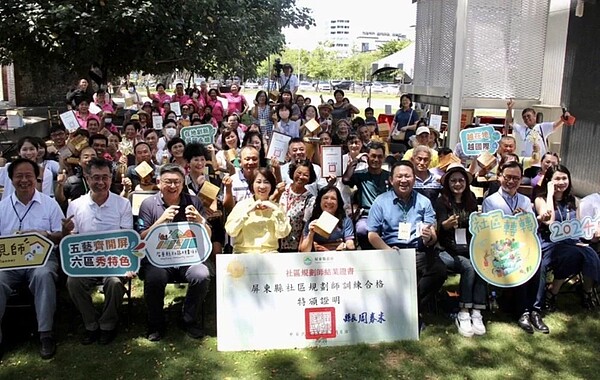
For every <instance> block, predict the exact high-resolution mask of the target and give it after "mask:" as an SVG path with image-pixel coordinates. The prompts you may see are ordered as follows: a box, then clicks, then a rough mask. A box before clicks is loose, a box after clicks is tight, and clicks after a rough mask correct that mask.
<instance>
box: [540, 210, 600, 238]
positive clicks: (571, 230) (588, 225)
mask: <svg viewBox="0 0 600 380" xmlns="http://www.w3.org/2000/svg"><path fill="white" fill-rule="evenodd" d="M598 227H600V218H592V217H590V216H586V217H585V218H583V219H582V220H581V221H580V220H578V219H570V220H563V221H562V222H559V221H556V222H554V223H552V224H551V225H550V226H549V229H550V240H551V241H553V242H559V241H563V240H567V239H576V240H578V239H579V238H584V239H586V240H592V239H593V238H594V233H595V232H596V231H597V230H598Z"/></svg>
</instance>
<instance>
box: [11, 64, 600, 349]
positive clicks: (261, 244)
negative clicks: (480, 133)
mask: <svg viewBox="0 0 600 380" xmlns="http://www.w3.org/2000/svg"><path fill="white" fill-rule="evenodd" d="M286 70H287V69H286ZM288 75H289V72H288ZM288 84H289V81H288ZM156 90H157V92H156V93H155V94H151V93H150V92H148V95H149V97H150V98H151V99H152V103H151V104H141V107H140V109H139V110H137V111H136V112H135V113H133V115H132V116H131V117H130V118H129V119H128V120H126V121H125V122H124V123H123V125H122V126H120V127H116V126H115V125H114V124H112V118H113V117H114V114H113V113H112V112H111V111H110V110H109V107H108V106H107V104H105V103H104V102H105V101H107V98H106V94H103V93H102V92H101V91H98V92H96V93H95V97H94V96H92V98H91V99H90V98H89V97H87V95H82V94H86V92H79V93H78V94H79V96H74V97H73V99H72V100H73V101H74V105H76V106H77V111H76V113H77V117H78V120H79V121H80V124H81V127H80V128H78V129H77V130H74V131H67V130H65V129H64V127H62V126H54V127H52V128H51V129H50V131H49V136H50V139H51V141H50V143H45V142H44V141H43V140H40V139H37V138H33V137H26V138H23V139H21V140H20V141H19V143H18V151H19V158H17V159H16V160H14V161H13V162H11V163H7V164H6V165H5V166H4V168H2V169H0V185H2V186H3V187H4V191H3V195H2V196H3V198H2V201H1V202H0V215H3V217H2V218H0V234H1V235H2V236H6V235H12V234H16V233H26V232H36V233H39V234H41V235H43V236H45V237H48V238H49V239H51V240H52V241H54V242H55V243H56V244H58V243H59V242H60V240H61V238H63V237H64V236H67V235H69V234H77V233H78V234H84V233H88V232H99V231H113V230H118V229H124V230H128V229H136V230H137V231H138V232H139V234H140V236H141V237H142V238H144V237H145V236H146V235H147V234H148V232H149V231H150V230H151V229H152V228H154V227H156V226H157V225H160V224H163V223H170V222H182V221H189V222H195V223H199V224H201V225H203V226H204V227H205V228H206V230H207V232H208V234H209V236H210V239H211V241H212V247H213V249H212V252H211V255H210V257H209V259H208V260H206V261H205V262H204V263H201V264H195V265H191V266H179V267H172V268H158V267H156V266H154V265H153V264H152V263H151V262H149V261H148V260H147V259H146V258H144V259H143V260H142V264H141V269H140V271H139V273H128V274H127V275H126V276H124V277H122V278H120V277H106V278H102V279H100V280H98V279H95V278H68V279H67V281H66V285H67V289H68V291H69V294H70V295H71V298H72V300H73V303H74V305H75V306H76V307H77V309H78V310H79V312H80V313H81V315H82V318H83V323H84V326H85V333H84V335H83V337H82V340H81V342H82V344H91V343H94V342H96V341H98V342H99V343H100V344H108V343H110V342H111V341H112V340H113V339H114V338H115V336H116V334H117V326H118V308H119V305H120V304H121V302H122V299H123V294H124V283H125V282H126V281H128V279H130V278H133V277H135V276H139V277H140V278H141V279H142V280H143V281H144V300H145V304H146V308H147V326H148V328H147V338H148V339H149V340H150V341H158V340H160V339H161V338H162V336H164V334H165V333H166V328H167V326H166V321H165V317H164V311H163V306H164V296H165V287H166V285H167V284H168V283H169V282H183V283H188V288H187V293H186V298H185V301H184V302H183V312H182V317H181V321H180V322H181V327H182V328H184V329H185V331H186V332H187V334H188V335H189V336H191V337H193V338H201V337H202V336H204V331H203V326H202V325H201V324H200V323H199V310H200V308H201V303H202V302H203V300H204V297H205V296H206V294H207V292H208V289H209V284H210V281H211V279H212V278H213V277H214V275H215V255H217V254H223V253H234V254H238V253H275V252H311V251H348V250H356V249H362V250H365V251H367V250H370V249H404V248H412V249H415V251H416V271H417V293H418V305H419V313H420V315H421V314H422V313H424V312H425V311H426V309H427V306H428V304H429V303H430V302H431V301H432V300H433V299H434V297H435V295H436V294H437V293H438V291H439V290H440V289H441V287H442V285H443V284H444V282H445V280H446V276H447V270H448V268H450V269H452V270H454V271H456V272H458V273H460V275H461V280H460V312H459V313H458V316H457V318H456V324H457V327H458V331H459V332H460V333H461V334H462V335H464V336H473V335H483V334H485V332H486V327H485V323H484V322H483V317H482V313H481V312H482V310H484V309H485V308H486V304H487V286H486V283H485V282H484V281H483V280H482V279H481V278H480V277H479V275H478V274H477V273H476V272H475V271H474V269H473V267H472V265H471V262H470V261H469V242H470V239H471V235H470V233H469V232H468V231H469V229H468V224H469V216H470V214H471V213H474V212H478V211H479V208H478V206H479V204H478V203H480V202H478V199H477V198H476V197H475V195H474V194H473V193H472V191H471V190H470V185H478V183H479V185H481V182H482V180H481V178H487V179H489V181H488V182H487V185H485V186H486V187H487V188H488V190H487V192H486V194H485V199H484V200H483V205H482V210H483V212H486V211H490V210H496V209H499V210H502V211H503V212H504V213H505V214H508V215H512V214H516V213H519V212H531V213H535V214H536V215H537V220H538V223H539V225H540V228H539V235H540V239H541V240H542V242H543V243H542V248H543V261H542V265H541V267H540V269H539V270H538V272H537V273H536V276H534V277H533V278H532V279H531V280H529V281H528V282H527V283H526V284H524V285H521V286H519V287H518V291H517V292H515V293H516V294H517V298H518V300H519V301H518V305H519V310H518V311H519V322H518V323H519V326H521V327H522V328H523V329H524V330H526V331H527V332H533V331H534V329H535V330H538V331H542V332H546V333H547V332H548V331H549V329H548V327H547V326H546V325H545V324H544V322H543V319H542V316H541V311H542V308H543V307H544V305H545V306H547V307H551V308H554V307H556V297H557V294H558V291H559V289H560V286H561V285H562V282H564V279H566V278H568V277H569V276H570V275H572V274H575V273H579V272H582V273H583V278H584V293H583V300H584V306H586V307H589V308H591V307H594V306H595V305H594V303H593V299H592V297H591V291H592V289H593V287H594V286H595V285H596V283H597V282H598V281H600V260H598V256H597V255H596V253H595V251H594V250H593V249H591V248H590V247H589V246H587V245H586V244H584V243H583V242H580V241H575V240H573V241H571V240H569V241H563V242H560V243H552V242H551V241H550V240H549V238H548V226H549V225H550V224H551V223H552V222H553V221H556V220H558V221H560V220H568V219H570V218H576V217H581V216H583V215H585V214H588V215H591V216H593V217H598V216H600V214H599V211H598V210H599V208H600V202H599V201H598V198H597V197H598V195H597V194H596V195H595V196H596V198H589V199H587V198H586V199H585V200H584V202H582V204H581V205H580V206H579V207H577V202H576V201H575V198H574V196H573V191H572V186H571V181H570V174H569V171H568V170H567V168H565V167H564V166H561V165H560V164H559V162H558V161H557V158H556V156H555V155H554V154H552V153H549V152H547V151H546V148H545V147H546V145H545V141H544V138H543V137H542V136H547V135H548V134H550V133H551V132H552V131H554V130H556V128H558V127H560V126H561V125H562V123H561V121H560V120H558V121H557V122H556V123H549V124H548V123H542V124H535V117H533V121H532V119H531V118H529V117H525V116H524V121H525V123H526V125H525V126H518V125H517V124H514V126H513V128H514V130H515V131H516V132H517V133H516V138H519V139H522V141H521V146H523V147H524V148H523V151H522V152H521V153H522V154H521V156H516V155H515V154H514V150H515V147H516V141H515V138H513V137H510V136H506V137H504V138H503V139H502V142H501V144H500V148H499V150H498V152H497V154H496V156H495V157H494V162H493V163H491V164H489V165H487V166H485V167H482V166H481V165H480V164H478V163H477V157H467V156H465V155H464V154H461V152H458V151H456V150H455V151H454V152H453V151H452V150H451V149H448V148H439V149H436V148H437V147H438V145H439V141H437V139H435V138H432V136H435V131H434V130H432V129H431V128H429V127H428V126H427V125H426V124H423V123H422V122H421V121H420V120H419V119H418V118H416V116H415V113H414V112H413V111H410V107H411V105H412V104H411V99H410V97H409V96H408V95H404V96H403V97H402V98H401V102H402V108H401V109H400V110H399V111H398V114H397V115H396V117H395V119H394V123H393V124H392V126H391V134H390V137H389V138H386V137H382V136H379V132H378V128H377V121H376V120H375V118H374V116H373V110H372V109H366V110H365V112H364V114H365V118H359V117H354V115H356V114H358V113H359V110H358V109H357V108H356V107H354V106H353V105H352V104H351V103H350V102H346V101H344V93H343V91H341V90H337V91H336V92H335V93H334V96H335V100H333V101H332V103H333V104H329V103H326V102H325V103H322V104H319V105H318V106H317V107H315V106H313V105H311V104H310V102H308V103H307V99H306V98H301V99H300V96H299V95H295V92H294V91H291V90H290V89H288V88H284V89H283V90H282V91H281V94H280V97H279V99H277V100H276V101H273V100H270V97H269V95H270V94H267V93H265V92H264V91H259V92H258V93H257V95H256V98H255V99H254V102H253V103H254V106H253V107H251V106H250V105H249V104H248V102H247V101H246V99H245V97H244V96H243V95H241V94H240V93H239V87H238V86H237V85H235V84H234V85H232V87H231V93H228V94H227V95H226V96H227V98H228V100H229V102H228V107H227V108H223V107H222V106H221V107H219V106H218V104H219V103H220V101H219V100H218V97H219V96H220V95H223V94H220V93H219V92H218V90H215V89H210V90H207V89H206V88H204V84H203V85H201V88H200V89H196V88H192V89H188V90H185V91H184V89H183V85H182V84H178V85H177V87H176V90H175V94H173V95H168V94H166V93H165V86H163V85H162V84H158V85H157V86H156ZM102 95H104V96H105V97H104V98H103V97H102ZM108 101H109V102H110V100H108ZM89 102H94V104H95V105H96V106H97V107H99V108H100V109H101V110H102V111H100V112H99V113H98V115H99V116H96V117H93V116H92V115H90V114H89ZM172 102H179V103H180V105H182V107H181V111H182V112H181V115H177V114H176V113H175V112H173V111H172V110H171V108H170V103H172ZM86 103H88V104H86ZM186 107H187V109H186ZM509 108H512V104H511V103H509ZM132 111H133V110H132ZM528 112H529V111H528ZM531 112H533V110H531ZM524 114H525V113H524ZM136 116H137V117H136ZM155 116H160V119H161V122H162V129H157V128H153V124H154V123H155V122H156V121H157V120H156V119H155ZM208 116H210V118H209V119H210V121H209V122H210V123H213V122H214V123H215V125H216V126H217V130H216V134H215V136H214V143H213V144H209V145H206V146H205V145H203V144H200V143H187V142H186V141H185V140H183V139H182V138H181V137H180V135H181V131H182V130H183V129H184V128H187V127H189V126H191V125H195V124H197V123H200V124H205V123H207V120H209V119H207V117H208ZM534 116H535V115H534ZM96 119H98V120H96ZM186 120H187V121H189V122H186ZM244 120H249V122H247V123H246V124H244V123H243V121H244ZM315 125H316V126H315ZM538 130H539V131H538ZM273 131H278V132H280V133H284V134H286V135H288V136H290V138H291V139H290V140H289V144H288V151H287V157H286V158H287V160H286V162H279V161H278V160H277V159H275V158H273V157H267V156H266V152H267V151H268V144H269V141H270V138H271V136H272V133H273ZM397 131H402V132H406V131H414V136H415V137H414V139H412V140H410V141H411V143H412V146H413V148H412V149H411V150H409V151H407V152H406V153H404V156H401V154H400V153H394V152H391V151H390V150H389V149H388V147H389V143H393V136H395V135H396V132H397ZM534 132H535V133H536V134H535V136H536V138H531V134H532V133H534ZM521 136H525V137H521ZM407 141H409V140H407ZM322 145H339V146H341V147H342V148H343V152H344V155H343V162H344V166H345V167H344V171H343V176H342V177H339V178H337V177H329V176H324V175H323V171H322V169H321V165H322V157H321V152H320V146H322ZM536 154H537V157H536ZM451 156H456V160H448V158H449V157H451ZM554 158H556V160H555V159H554ZM461 160H462V161H463V162H462V164H461V163H457V162H460V161H461ZM449 162H455V163H453V164H449ZM468 162H470V164H469V163H468ZM523 163H525V165H526V166H528V167H527V170H525V171H524V170H523ZM140 168H147V169H146V170H140ZM524 172H525V173H527V172H529V175H530V182H529V183H532V182H533V181H534V180H536V189H537V190H536V191H535V194H536V196H535V197H534V198H533V203H532V199H531V198H529V197H526V196H524V195H521V194H519V193H518V189H519V186H520V184H521V183H522V182H524V178H525V177H524ZM492 175H493V179H492ZM478 178H479V179H478ZM207 184H212V185H214V186H217V187H218V188H219V189H220V191H219V194H218V196H217V197H216V198H214V199H212V198H207V197H206V196H205V195H204V192H203V191H202V189H203V187H204V186H205V185H206V186H210V185H207ZM138 190H146V191H147V190H154V191H155V194H154V195H151V196H149V197H147V198H146V199H144V200H143V202H142V203H141V206H140V208H139V213H138V214H137V215H136V216H134V215H133V211H132V208H131V203H130V200H129V199H128V198H130V196H131V195H132V194H135V192H136V191H138ZM325 213H328V214H330V216H332V217H334V220H335V221H336V222H335V225H334V226H332V227H333V228H332V230H331V232H330V233H323V228H322V226H321V225H319V220H320V219H321V217H322V216H323V215H324V214H325ZM460 229H466V239H465V240H462V239H461V240H459V241H457V236H458V235H457V233H456V231H458V230H460ZM598 236H599V233H598V232H596V235H595V238H594V240H595V241H597V240H598ZM340 254H342V253H340ZM365 254H368V252H365ZM549 270H552V271H553V273H554V281H553V282H552V284H546V283H545V279H546V276H545V273H546V271H549ZM59 273H60V269H59V265H58V260H57V258H56V256H55V255H52V257H51V258H50V259H49V260H48V263H47V264H46V265H44V266H43V267H38V268H34V269H19V270H8V271H0V319H1V317H2V316H3V315H4V311H5V308H6V303H7V301H8V299H9V297H10V295H11V292H12V289H14V287H15V285H16V284H18V283H20V282H26V283H27V284H28V286H29V289H30V290H31V292H32V293H33V295H34V299H35V310H36V315H37V320H38V330H39V332H40V340H41V349H40V354H41V356H42V357H43V358H50V357H52V356H53V355H54V353H55V351H56V343H55V339H54V336H53V333H52V329H53V318H54V313H55V309H56V282H57V278H58V276H59ZM561 281H562V282H561ZM98 284H101V285H102V286H103V291H104V298H105V301H104V307H103V308H102V311H101V313H98V312H97V310H96V308H95V307H94V305H93V303H92V298H91V295H90V294H91V292H92V291H93V290H94V289H95V288H96V286H97V285H98ZM0 344H1V335H0ZM0 348H1V345H0Z"/></svg>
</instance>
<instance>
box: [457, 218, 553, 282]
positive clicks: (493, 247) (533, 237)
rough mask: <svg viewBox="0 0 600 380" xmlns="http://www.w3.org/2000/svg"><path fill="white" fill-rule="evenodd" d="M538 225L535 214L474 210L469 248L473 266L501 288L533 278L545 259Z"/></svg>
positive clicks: (470, 221)
mask: <svg viewBox="0 0 600 380" xmlns="http://www.w3.org/2000/svg"><path fill="white" fill-rule="evenodd" d="M537 228H538V224H537V220H536V217H535V215H534V214H533V213H519V214H517V215H505V214H504V213H503V212H502V211H501V210H494V211H491V212H488V213H472V214H471V217H470V219H469V231H470V232H471V234H472V235H473V238H472V239H471V244H470V246H469V251H470V254H471V263H472V264H473V268H475V271H476V272H477V273H478V274H479V276H481V278H483V279H484V280H485V281H487V282H488V283H490V284H492V285H495V286H498V287H503V288H510V287H514V286H518V285H521V284H523V283H525V282H527V281H529V279H531V277H533V275H534V274H535V273H536V272H537V269H538V267H539V265H540V262H541V260H542V249H541V244H540V241H539V238H538V235H537Z"/></svg>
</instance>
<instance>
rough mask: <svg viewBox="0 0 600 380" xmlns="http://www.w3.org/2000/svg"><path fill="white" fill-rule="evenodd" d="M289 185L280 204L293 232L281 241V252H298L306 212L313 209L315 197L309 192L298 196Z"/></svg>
mask: <svg viewBox="0 0 600 380" xmlns="http://www.w3.org/2000/svg"><path fill="white" fill-rule="evenodd" d="M290 186H291V185H288V186H287V187H286V189H285V191H284V193H283V195H282V196H281V199H280V200H279V204H280V205H281V207H282V208H283V210H284V211H285V213H286V215H287V217H288V218H289V219H290V224H291V225H292V231H291V232H290V234H289V235H288V236H287V237H285V238H283V239H281V240H280V241H279V248H280V251H288V252H290V251H294V252H295V251H298V245H299V244H300V238H301V237H302V230H303V229H304V221H305V219H306V211H307V210H311V211H312V209H313V206H314V203H315V197H314V196H313V195H312V194H311V193H310V192H309V191H308V190H307V191H304V193H302V194H296V193H295V192H294V191H293V190H292V189H291V187H290Z"/></svg>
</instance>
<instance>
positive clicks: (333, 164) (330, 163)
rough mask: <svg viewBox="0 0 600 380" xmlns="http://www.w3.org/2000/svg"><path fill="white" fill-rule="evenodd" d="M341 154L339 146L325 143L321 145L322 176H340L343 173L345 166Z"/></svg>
mask: <svg viewBox="0 0 600 380" xmlns="http://www.w3.org/2000/svg"><path fill="white" fill-rule="evenodd" d="M342 155H343V154H342V147H341V146H333V145H332V146H329V145H326V146H322V147H321V157H322V159H323V166H322V171H323V173H322V175H323V177H324V178H327V177H329V176H336V177H341V176H342V175H343V174H344V169H345V168H344V162H343V159H342Z"/></svg>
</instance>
